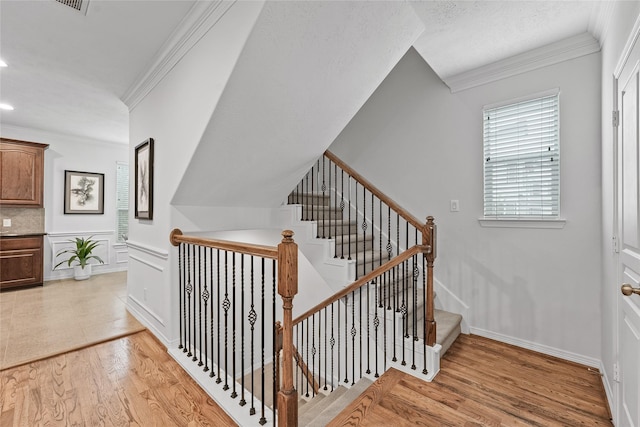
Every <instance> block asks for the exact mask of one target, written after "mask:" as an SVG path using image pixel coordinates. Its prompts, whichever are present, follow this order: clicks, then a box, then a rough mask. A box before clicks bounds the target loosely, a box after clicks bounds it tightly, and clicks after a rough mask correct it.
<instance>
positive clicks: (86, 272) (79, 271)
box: [73, 264, 91, 280]
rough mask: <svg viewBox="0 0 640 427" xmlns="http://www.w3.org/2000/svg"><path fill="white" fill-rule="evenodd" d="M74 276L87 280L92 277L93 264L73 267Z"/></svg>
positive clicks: (77, 278)
mask: <svg viewBox="0 0 640 427" xmlns="http://www.w3.org/2000/svg"><path fill="white" fill-rule="evenodd" d="M73 277H74V278H75V279H76V280H87V279H88V278H89V277H91V264H87V265H85V266H84V268H82V267H81V266H79V265H76V266H75V267H73Z"/></svg>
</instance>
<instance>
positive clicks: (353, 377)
mask: <svg viewBox="0 0 640 427" xmlns="http://www.w3.org/2000/svg"><path fill="white" fill-rule="evenodd" d="M357 333H358V331H357V329H356V294H355V291H351V385H355V383H356V334H357Z"/></svg>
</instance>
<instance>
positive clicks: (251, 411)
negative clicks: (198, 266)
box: [243, 255, 275, 415]
mask: <svg viewBox="0 0 640 427" xmlns="http://www.w3.org/2000/svg"><path fill="white" fill-rule="evenodd" d="M250 260H251V282H250V286H251V288H250V293H249V295H250V297H251V309H250V310H249V325H250V327H251V409H249V415H254V414H255V413H256V408H255V406H254V396H255V394H256V392H255V388H254V387H255V384H254V380H253V377H254V375H253V372H254V369H255V366H254V351H255V346H254V339H255V324H256V320H257V319H258V315H257V313H256V310H255V300H254V277H255V274H254V273H255V272H254V268H253V255H251V258H250ZM274 365H275V361H274ZM274 369H275V366H274ZM243 374H244V371H243Z"/></svg>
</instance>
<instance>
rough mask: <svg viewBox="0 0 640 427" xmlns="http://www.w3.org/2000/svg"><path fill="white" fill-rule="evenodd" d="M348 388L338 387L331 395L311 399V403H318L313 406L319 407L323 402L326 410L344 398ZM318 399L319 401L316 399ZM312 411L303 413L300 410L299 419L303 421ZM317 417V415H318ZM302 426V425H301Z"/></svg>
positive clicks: (307, 410)
mask: <svg viewBox="0 0 640 427" xmlns="http://www.w3.org/2000/svg"><path fill="white" fill-rule="evenodd" d="M347 390H348V389H347V388H346V387H343V386H340V385H339V386H338V387H336V388H335V389H334V390H333V391H332V392H331V393H329V394H328V395H325V394H322V393H321V394H322V396H324V397H319V395H317V396H315V397H314V398H313V399H311V400H310V401H309V402H314V401H316V403H315V404H314V405H313V406H316V405H319V404H320V402H322V407H323V408H326V407H327V406H328V405H330V404H331V403H333V402H334V401H335V400H337V399H339V398H340V396H342V395H343V394H345V393H346V392H347ZM316 398H318V399H316ZM313 406H312V407H311V409H313ZM298 408H299V406H298ZM309 411H310V409H309V408H307V409H306V410H305V411H304V412H303V411H301V410H300V409H298V419H302V417H303V416H304V415H305V414H307V413H309ZM316 416H317V415H316ZM310 418H311V419H313V417H310ZM301 425H302V424H301Z"/></svg>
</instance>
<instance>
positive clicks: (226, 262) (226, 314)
mask: <svg viewBox="0 0 640 427" xmlns="http://www.w3.org/2000/svg"><path fill="white" fill-rule="evenodd" d="M222 308H223V309H224V386H223V387H222V389H223V390H225V391H226V390H229V380H228V378H229V364H228V362H229V309H230V308H231V301H229V251H224V302H223V303H222ZM218 380H220V376H218Z"/></svg>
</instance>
